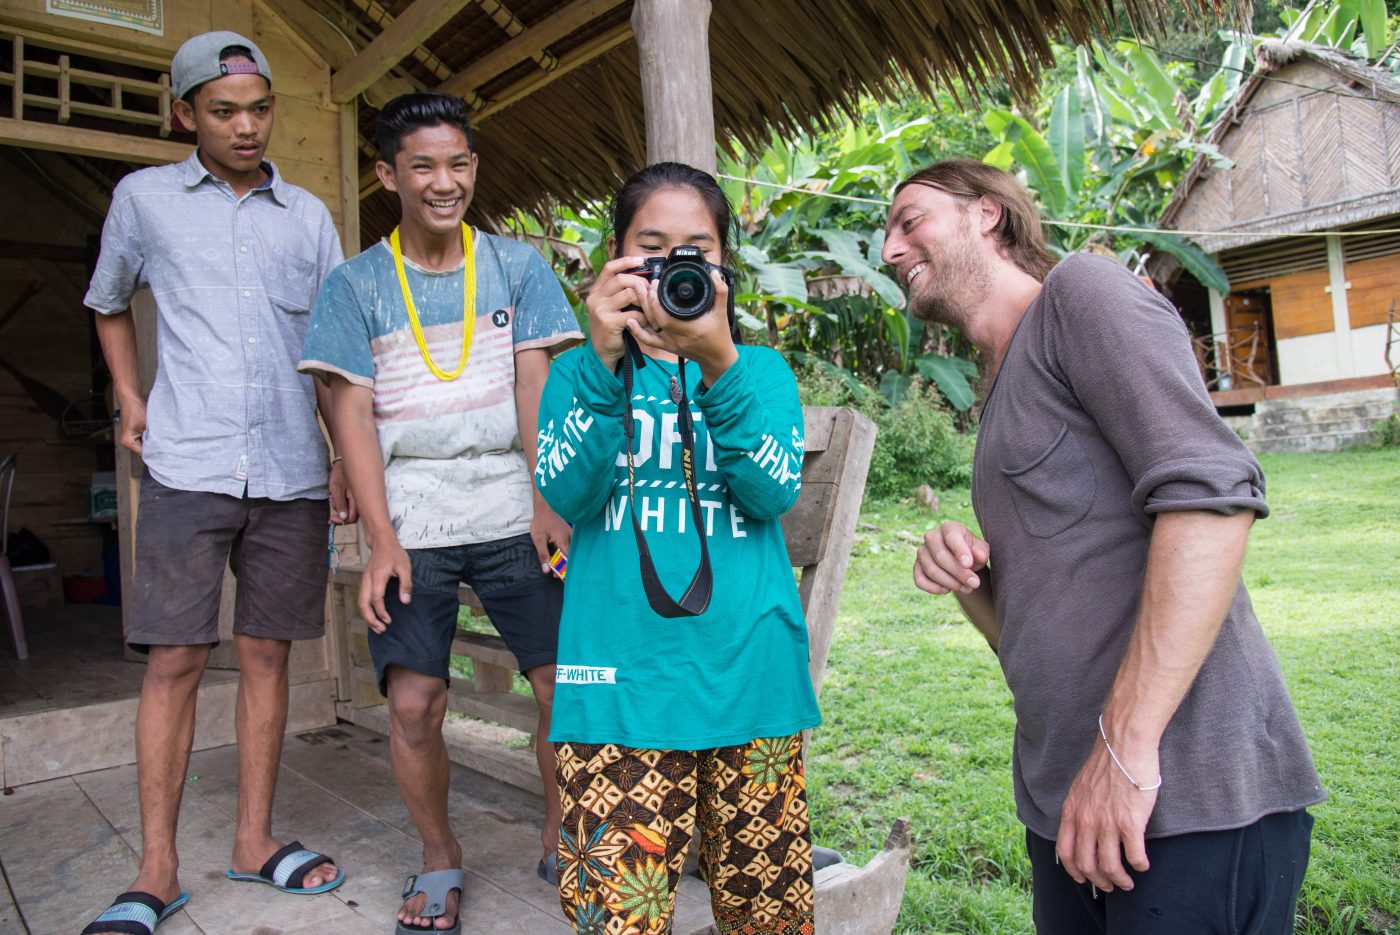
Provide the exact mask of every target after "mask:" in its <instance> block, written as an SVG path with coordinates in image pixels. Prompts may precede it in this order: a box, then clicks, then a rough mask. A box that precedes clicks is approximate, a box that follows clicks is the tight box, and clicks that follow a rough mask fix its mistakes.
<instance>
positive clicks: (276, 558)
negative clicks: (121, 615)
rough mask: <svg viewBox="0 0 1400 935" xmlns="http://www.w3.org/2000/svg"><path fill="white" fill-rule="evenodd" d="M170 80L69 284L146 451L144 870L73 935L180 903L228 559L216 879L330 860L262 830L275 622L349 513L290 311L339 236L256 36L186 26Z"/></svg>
mask: <svg viewBox="0 0 1400 935" xmlns="http://www.w3.org/2000/svg"><path fill="white" fill-rule="evenodd" d="M170 76H171V81H172V83H173V85H174V91H175V95H176V96H177V97H178V98H179V99H178V100H176V101H175V103H174V110H175V113H176V114H177V115H178V116H179V117H180V119H181V120H182V121H183V122H184V123H185V124H186V125H187V126H190V127H193V128H194V131H195V134H196V137H197V140H198V145H197V148H196V149H195V151H194V152H193V153H191V154H190V156H189V158H188V159H186V160H184V161H183V162H180V163H176V164H174V165H168V166H160V167H155V168H149V169H142V170H140V171H138V172H134V173H132V174H131V175H128V176H127V177H126V178H124V179H122V180H121V182H120V183H118V185H117V188H116V191H115V192H113V195H112V206H111V209H110V211H109V212H108V215H107V221H106V224H105V226H104V227H103V230H102V251H101V255H100V256H99V257H98V261H97V267H96V269H95V270H94V272H93V276H92V283H91V287H90V289H89V291H88V294H87V297H86V299H85V300H84V301H85V304H86V305H87V306H88V307H89V308H92V309H93V310H95V311H96V312H97V313H98V315H97V333H98V338H99V340H100V341H101V343H102V351H103V354H104V355H105V356H106V359H107V365H108V368H109V369H110V371H111V373H112V383H113V389H114V392H115V395H116V401H117V405H118V406H119V407H120V413H121V421H120V423H119V425H120V434H119V438H118V441H119V442H120V444H122V445H123V446H125V447H127V448H129V449H130V450H131V451H133V452H135V453H136V454H138V455H140V456H141V457H142V459H143V461H144V464H145V468H146V473H145V475H144V476H143V478H142V481H141V492H140V508H139V513H138V519H137V527H136V566H135V579H134V581H135V586H134V587H133V589H132V593H131V594H130V595H128V600H129V601H130V602H131V619H132V628H131V632H130V633H129V634H127V640H128V642H129V643H130V644H131V645H132V647H133V648H135V649H138V650H140V651H142V652H146V653H148V654H149V664H148V666H147V670H146V676H145V680H144V682H143V684H142V688H141V704H140V708H139V710H138V713H137V717H136V769H137V776H138V779H139V787H140V801H141V837H142V848H141V869H140V872H139V873H138V875H137V878H136V882H135V883H133V884H132V885H131V887H130V888H129V890H128V892H126V893H123V894H122V895H121V896H119V897H118V898H117V901H116V902H115V903H114V904H113V905H112V906H111V908H109V909H108V910H107V911H105V912H103V913H102V914H101V915H100V916H99V917H98V918H97V920H96V921H94V922H93V923H92V924H91V925H89V926H88V927H87V928H86V929H84V932H85V933H88V935H91V933H125V935H149V933H150V932H151V931H153V930H154V929H155V927H156V926H157V925H158V924H159V923H160V922H161V921H162V920H164V919H165V918H167V917H169V916H170V915H171V914H172V913H174V912H175V911H177V910H178V909H179V908H180V906H182V905H183V904H184V902H185V901H186V899H188V896H187V895H186V894H185V893H183V892H181V889H180V881H179V877H178V869H179V859H178V856H177V854H176V851H175V830H176V820H177V818H178V815H179V810H180V796H181V790H182V789H183V787H184V780H185V773H186V768H187V765H188V763H189V756H190V748H191V746H192V743H193V739H194V725H195V700H196V695H197V691H198V688H199V681H200V677H201V676H202V674H203V672H204V667H205V665H206V663H207V662H208V660H209V653H210V650H211V649H212V647H213V646H215V645H217V644H218V642H219V628H218V621H219V599H220V592H221V589H222V583H223V577H224V568H225V566H226V565H230V566H232V568H233V571H234V573H235V574H236V576H237V578H238V591H237V604H236V607H235V610H234V638H233V639H234V648H235V651H236V653H237V657H238V664H239V690H238V702H237V713H236V721H235V723H236V729H237V736H238V820H237V828H236V831H235V835H234V845H233V860H232V868H231V869H230V870H229V874H228V875H229V876H230V878H233V879H238V880H248V881H254V882H261V883H267V884H270V885H273V886H275V887H277V888H278V889H281V890H283V891H284V892H290V893H300V894H310V893H319V892H325V891H326V890H328V889H332V888H334V887H336V886H338V885H340V883H341V882H342V881H343V880H344V878H345V876H344V874H343V873H341V872H340V871H339V870H338V869H337V868H336V866H335V864H334V863H333V862H332V861H331V860H330V858H328V857H325V856H323V855H321V854H317V853H315V852H312V851H307V850H303V849H302V847H301V845H300V844H299V843H297V842H293V843H291V844H287V845H285V846H284V845H283V844H281V843H280V842H279V841H277V840H275V839H274V838H273V837H272V797H273V791H274V789H275V786H276V780H277V770H278V762H279V759H280V757H281V752H282V737H283V733H284V731H285V729H286V723H287V705H288V688H287V685H288V682H287V657H288V652H289V650H290V648H291V641H292V640H300V639H315V638H317V637H319V636H321V635H322V627H323V606H324V599H325V575H326V566H325V540H326V520H327V507H326V500H327V497H328V494H329V497H330V499H331V501H332V509H333V510H334V511H335V517H334V519H335V521H353V520H354V518H355V517H354V515H353V513H354V508H353V506H352V505H350V504H349V503H348V502H346V501H345V499H344V483H343V479H342V477H341V471H340V470H339V469H334V468H332V469H328V467H327V462H328V453H327V451H326V445H325V441H324V439H323V437H322V434H321V430H320V428H319V426H318V425H317V422H316V408H317V396H318V390H317V388H316V386H315V382H314V381H313V380H310V379H308V378H306V377H304V376H301V375H299V374H298V373H297V372H296V363H297V360H298V353H299V351H300V349H301V344H302V340H303V338H304V336H305V334H306V329H307V322H308V320H309V315H308V314H307V313H308V312H309V310H310V308H311V302H312V299H313V297H314V296H315V294H316V289H317V287H318V286H319V284H320V283H321V281H322V280H323V279H324V278H325V276H326V274H327V273H329V272H330V270H331V268H332V267H333V266H334V265H335V264H336V263H338V262H340V259H341V252H340V243H339V241H338V240H337V238H336V232H335V228H334V227H333V226H332V224H331V217H330V214H329V212H327V210H326V208H325V205H323V204H321V202H320V201H318V200H317V199H316V198H315V197H313V196H312V195H311V194H309V193H308V192H306V191H304V190H302V189H300V188H297V187H296V186H294V185H290V184H288V183H287V182H286V181H285V180H283V179H282V177H281V176H280V175H279V174H278V172H277V169H276V167H275V166H273V164H272V163H270V162H267V161H266V160H265V159H264V158H263V154H264V152H265V151H266V149H267V143H268V138H269V136H270V135H271V132H272V115H273V110H274V106H275V103H276V102H275V99H274V98H273V95H272V78H271V71H270V70H269V68H268V65H267V60H266V59H265V58H264V57H263V55H262V53H261V52H260V51H259V50H258V48H257V46H255V45H254V44H253V43H252V42H250V41H249V40H248V39H245V38H244V37H242V36H240V35H238V34H236V33H231V32H215V33H205V34H203V35H199V36H195V37H194V38H192V39H190V40H189V41H187V42H186V43H185V44H184V45H182V46H181V47H180V49H179V50H178V51H177V52H176V53H175V57H174V60H173V61H172V62H171V65H170ZM142 286H149V287H150V289H151V292H152V295H153V296H154V299H155V306H156V321H157V324H156V329H157V357H158V364H159V366H158V369H157V376H156V381H155V385H154V387H153V388H152V389H151V394H150V400H149V402H147V401H146V400H143V399H142V397H141V393H140V390H141V387H140V380H139V377H138V375H137V364H136V328H135V325H134V323H133V321H132V316H131V314H130V313H129V312H128V308H129V306H130V302H131V297H132V294H133V293H134V292H135V291H136V289H138V288H140V287H142ZM327 398H328V397H327ZM328 473H329V475H330V476H329V482H328V477H327V475H328ZM328 488H329V489H328Z"/></svg>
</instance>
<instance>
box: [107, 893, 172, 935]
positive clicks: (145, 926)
mask: <svg viewBox="0 0 1400 935" xmlns="http://www.w3.org/2000/svg"><path fill="white" fill-rule="evenodd" d="M189 901H190V894H189V893H181V894H180V895H179V896H178V897H176V898H175V899H174V900H172V901H171V903H170V905H168V906H167V905H166V904H165V903H163V902H161V901H160V900H159V899H157V898H156V897H154V896H152V895H151V894H150V893H140V892H136V891H134V890H133V891H132V892H130V893H122V894H121V895H120V896H118V897H117V899H116V902H114V903H112V905H111V906H109V907H108V908H107V910H106V911H105V912H103V913H102V915H100V916H98V917H97V918H96V919H93V920H92V922H91V923H89V924H88V927H87V928H85V929H83V932H82V935H89V933H91V932H125V933H128V935H151V933H152V932H154V931H155V930H156V926H157V925H160V924H161V923H162V922H164V921H165V920H166V919H168V918H170V917H171V916H173V915H174V914H175V913H177V912H179V911H180V910H181V909H182V908H183V907H184V905H185V903H187V902H189Z"/></svg>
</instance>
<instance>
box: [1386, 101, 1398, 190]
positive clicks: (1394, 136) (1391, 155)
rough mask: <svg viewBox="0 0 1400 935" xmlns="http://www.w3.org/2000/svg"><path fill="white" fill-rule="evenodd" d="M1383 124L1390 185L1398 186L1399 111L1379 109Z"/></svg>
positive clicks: (1391, 108)
mask: <svg viewBox="0 0 1400 935" xmlns="http://www.w3.org/2000/svg"><path fill="white" fill-rule="evenodd" d="M1381 122H1382V124H1383V125H1384V126H1385V157H1386V162H1387V163H1388V164H1389V166H1390V185H1391V187H1392V188H1400V111H1397V110H1396V109H1395V108H1393V107H1387V108H1385V109H1384V110H1382V111H1381Z"/></svg>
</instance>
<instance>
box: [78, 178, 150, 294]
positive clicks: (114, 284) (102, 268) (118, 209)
mask: <svg viewBox="0 0 1400 935" xmlns="http://www.w3.org/2000/svg"><path fill="white" fill-rule="evenodd" d="M144 266H145V258H144V255H143V252H142V249H141V237H140V229H139V226H138V222H137V218H136V207H135V204H134V202H133V195H132V192H131V187H130V185H129V183H128V180H127V179H122V180H121V181H120V182H118V183H117V187H116V189H115V190H114V191H113V192H112V204H111V207H109V208H108V209H107V219H106V221H104V222H103V224H102V249H101V252H99V253H98V255H97V265H96V267H95V268H94V269H93V271H92V281H91V282H90V283H89V284H88V291H87V295H86V296H85V297H84V298H83V304H84V305H86V306H87V307H88V308H90V309H92V310H93V311H95V312H97V313H99V314H102V315H115V314H117V313H118V312H124V311H126V309H127V307H128V306H129V305H130V304H131V296H132V294H133V293H134V292H135V291H136V289H137V288H138V287H139V286H140V284H141V271H142V269H143V267H144Z"/></svg>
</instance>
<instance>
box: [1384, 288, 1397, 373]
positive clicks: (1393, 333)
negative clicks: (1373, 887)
mask: <svg viewBox="0 0 1400 935" xmlns="http://www.w3.org/2000/svg"><path fill="white" fill-rule="evenodd" d="M1397 345H1400V299H1391V300H1390V308H1389V310H1387V311H1386V313H1385V365H1386V366H1387V367H1389V368H1390V375H1391V376H1392V377H1400V360H1397V359H1396V358H1395V348H1396V346H1397Z"/></svg>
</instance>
